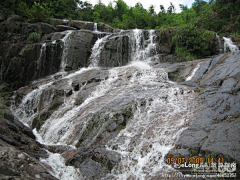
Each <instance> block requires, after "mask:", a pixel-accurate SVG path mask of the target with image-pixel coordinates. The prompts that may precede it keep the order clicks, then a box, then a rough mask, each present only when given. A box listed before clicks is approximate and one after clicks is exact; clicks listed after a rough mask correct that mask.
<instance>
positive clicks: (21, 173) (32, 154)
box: [0, 116, 56, 180]
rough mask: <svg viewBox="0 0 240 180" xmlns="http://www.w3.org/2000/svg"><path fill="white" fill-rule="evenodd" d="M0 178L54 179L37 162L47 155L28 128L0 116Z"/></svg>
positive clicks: (16, 121) (42, 165)
mask: <svg viewBox="0 0 240 180" xmlns="http://www.w3.org/2000/svg"><path fill="white" fill-rule="evenodd" d="M0 131H1V132H0V178H1V179H40V178H42V179H48V180H55V179H56V178H54V177H53V176H52V175H51V174H50V173H49V172H48V169H47V168H46V167H45V165H44V164H42V163H41V162H39V159H40V158H46V157H47V156H48V155H47V153H46V151H45V150H44V149H43V148H42V147H41V145H40V144H39V143H37V142H36V141H35V136H34V135H33V133H32V130H31V129H30V128H27V127H26V126H24V125H23V124H22V123H21V122H19V121H18V120H7V119H5V118H3V117H2V116H0Z"/></svg>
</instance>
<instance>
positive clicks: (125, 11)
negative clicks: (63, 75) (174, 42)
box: [0, 0, 240, 34]
mask: <svg viewBox="0 0 240 180" xmlns="http://www.w3.org/2000/svg"><path fill="white" fill-rule="evenodd" d="M156 5H157V4H156ZM156 5H155V6H156ZM155 6H154V5H151V6H150V7H149V8H148V9H145V8H144V7H143V5H142V4H141V3H136V5H135V6H134V7H130V6H128V5H127V3H126V2H124V0H114V1H113V2H111V3H110V4H108V5H105V4H103V3H101V1H100V0H99V2H98V3H97V4H96V5H95V6H93V5H92V4H91V3H89V2H87V1H81V0H1V1H0V8H1V9H2V10H3V11H4V12H5V13H6V14H7V15H11V14H17V15H19V16H21V17H23V18H30V19H35V20H37V21H41V20H44V19H46V18H61V19H75V20H84V21H93V22H103V23H106V24H109V25H111V26H113V27H115V28H121V29H132V28H141V29H157V28H166V27H176V26H178V27H183V26H188V25H189V24H191V25H194V26H195V27H197V28H201V29H207V30H211V31H215V32H219V33H225V34H226V33H227V34H231V33H237V34H239V31H240V1H239V0H209V1H208V2H207V1H204V0H195V1H194V3H193V4H192V7H191V8H189V7H187V6H185V5H183V4H180V5H179V6H180V9H181V10H182V12H181V13H176V7H175V6H174V5H173V4H172V3H171V2H170V3H169V7H168V8H166V9H165V8H164V6H163V5H158V6H159V7H160V12H158V13H157V12H156V11H155Z"/></svg>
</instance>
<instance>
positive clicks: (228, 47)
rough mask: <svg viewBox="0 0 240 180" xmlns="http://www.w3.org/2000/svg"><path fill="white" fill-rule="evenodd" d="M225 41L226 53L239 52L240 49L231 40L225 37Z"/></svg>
mask: <svg viewBox="0 0 240 180" xmlns="http://www.w3.org/2000/svg"><path fill="white" fill-rule="evenodd" d="M223 40H224V52H228V51H230V52H232V53H233V52H239V48H238V47H237V46H236V45H235V44H233V42H232V40H231V38H226V37H223Z"/></svg>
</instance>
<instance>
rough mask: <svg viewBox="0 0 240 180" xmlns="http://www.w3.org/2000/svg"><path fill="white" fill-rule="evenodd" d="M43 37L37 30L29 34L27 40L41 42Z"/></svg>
mask: <svg viewBox="0 0 240 180" xmlns="http://www.w3.org/2000/svg"><path fill="white" fill-rule="evenodd" d="M40 39H41V35H40V34H39V33H37V32H32V33H30V34H29V36H28V38H27V42H29V43H36V42H39V41H40Z"/></svg>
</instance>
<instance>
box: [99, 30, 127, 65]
mask: <svg viewBox="0 0 240 180" xmlns="http://www.w3.org/2000/svg"><path fill="white" fill-rule="evenodd" d="M129 46H130V45H129V37H128V36H127V35H123V36H119V35H116V36H115V35H113V36H110V37H109V38H108V40H107V42H106V43H105V45H104V48H103V50H102V51H101V54H100V60H99V66H102V67H116V66H122V65H126V64H127V63H128V62H129V60H130V47H129Z"/></svg>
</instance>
